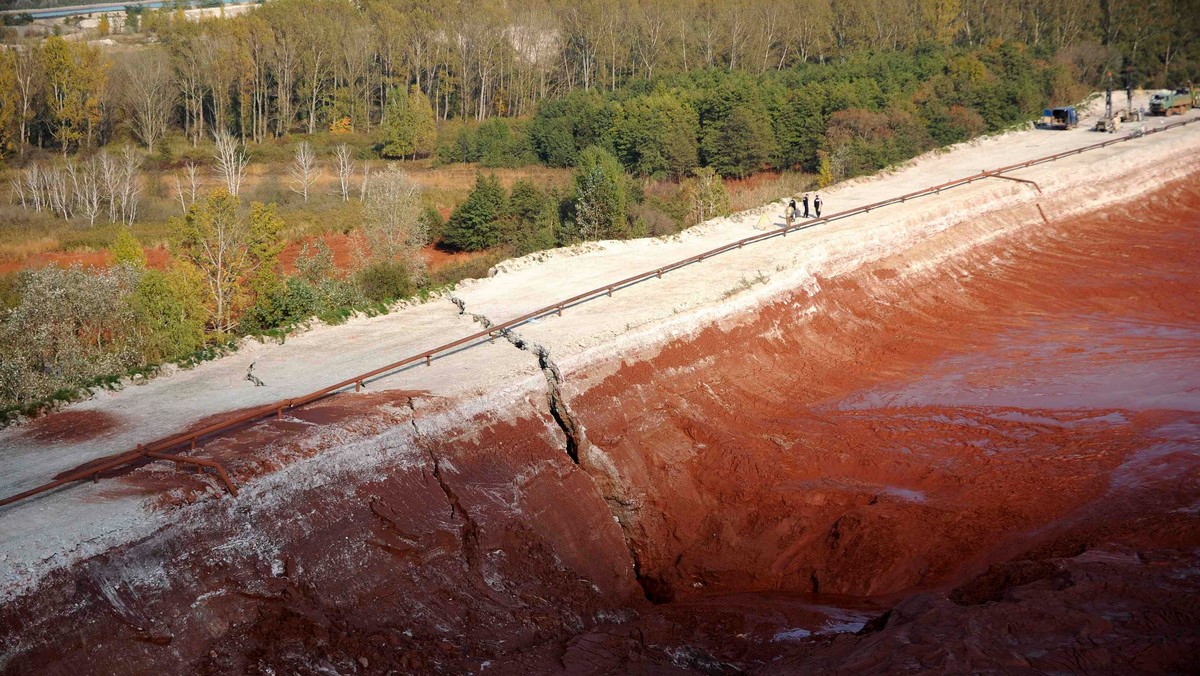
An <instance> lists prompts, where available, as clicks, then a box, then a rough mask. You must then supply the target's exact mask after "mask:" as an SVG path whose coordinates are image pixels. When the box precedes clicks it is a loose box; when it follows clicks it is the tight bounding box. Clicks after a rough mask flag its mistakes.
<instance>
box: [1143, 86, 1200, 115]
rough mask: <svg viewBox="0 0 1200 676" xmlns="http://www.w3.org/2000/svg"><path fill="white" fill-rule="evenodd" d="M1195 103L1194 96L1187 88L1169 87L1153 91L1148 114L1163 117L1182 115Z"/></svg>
mask: <svg viewBox="0 0 1200 676" xmlns="http://www.w3.org/2000/svg"><path fill="white" fill-rule="evenodd" d="M1194 104H1195V96H1194V95H1193V94H1192V92H1191V91H1190V90H1188V89H1176V90H1174V91H1171V90H1170V89H1168V90H1166V91H1161V92H1155V93H1154V95H1153V96H1151V97H1150V114H1151V115H1162V116H1164V117H1166V116H1171V115H1183V114H1184V113H1186V112H1187V110H1188V108H1191V107H1192V106H1193V105H1194Z"/></svg>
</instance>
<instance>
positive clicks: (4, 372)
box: [0, 0, 1200, 420]
mask: <svg viewBox="0 0 1200 676" xmlns="http://www.w3.org/2000/svg"><path fill="white" fill-rule="evenodd" d="M1187 4H1188V3H1186V2H1181V1H1178V0H1164V1H1163V2H1159V3H1128V4H1127V5H1124V6H1121V7H1113V6H1111V3H1103V2H1097V1H1091V0H1070V1H1069V2H1067V3H1066V4H1065V5H1059V6H1057V7H1056V9H1055V11H1054V12H1049V11H1047V10H1046V9H1045V8H1043V7H1040V6H1037V5H1036V4H1035V5H1032V6H1030V5H1021V4H1018V3H1011V2H1010V3H985V2H977V1H974V0H962V1H955V2H921V3H917V5H916V6H915V9H914V8H913V7H912V6H911V5H910V3H904V2H894V1H892V0H871V1H867V2H856V3H841V2H822V1H820V0H810V1H806V2H800V3H790V2H774V1H773V0H755V1H754V2H744V3H698V2H688V1H681V2H678V3H659V2H642V3H633V2H627V1H625V0H599V1H598V2H594V3H585V4H583V5H580V4H579V3H568V2H551V3H549V4H545V3H520V2H519V3H508V4H501V3H492V2H462V3H457V4H447V3H435V2H428V1H421V0H403V1H402V0H368V1H366V2H360V3H350V2H345V1H339V0H272V2H269V3H266V4H263V5H262V6H260V7H257V8H254V9H252V10H251V11H248V12H244V13H240V14H238V15H237V16H234V15H233V13H232V12H231V13H229V15H228V16H226V15H225V13H224V11H223V10H222V11H221V12H220V13H218V14H215V15H213V14H212V12H211V11H210V12H209V13H208V15H203V16H202V15H201V14H198V13H197V12H196V11H192V10H185V9H184V8H183V7H168V8H163V9H150V8H140V7H131V8H129V10H128V11H127V12H125V13H124V14H114V15H104V16H101V17H99V18H87V17H73V18H71V19H67V20H55V21H36V22H33V23H32V24H30V25H24V26H10V27H6V28H4V29H3V30H4V33H3V40H4V49H3V51H0V149H2V150H3V168H2V170H0V171H2V173H3V176H2V178H3V185H4V186H5V187H4V191H5V192H6V193H7V194H6V197H7V199H6V200H5V203H4V204H3V205H0V270H4V271H6V272H5V274H4V276H3V277H0V303H2V307H3V315H2V317H0V410H3V411H4V413H3V415H2V416H0V417H3V418H4V419H6V420H7V419H11V418H12V417H13V416H14V415H17V414H20V413H22V412H25V413H31V412H33V411H35V410H37V409H39V408H40V407H43V406H45V405H46V404H47V403H50V402H53V401H55V400H64V399H70V398H73V397H75V396H78V395H79V394H80V392H81V391H82V388H86V387H88V386H93V385H97V384H111V383H115V382H117V381H118V380H119V379H120V377H122V376H123V375H128V374H130V373H146V372H149V371H152V370H153V369H155V368H156V366H157V365H159V364H162V363H167V362H184V363H187V362H188V361H190V360H195V359H200V358H205V357H207V356H211V355H214V354H219V353H220V351H221V350H222V349H225V347H226V346H228V345H231V344H232V343H233V342H234V341H235V340H236V339H237V338H238V337H240V336H245V335H264V334H271V335H275V336H277V337H279V338H282V337H283V336H284V335H285V333H286V331H288V330H289V329H290V328H292V327H294V326H296V325H297V324H300V323H303V322H305V321H307V320H309V319H310V318H313V317H317V318H320V319H321V320H324V321H331V322H336V321H340V320H341V319H344V318H345V317H347V316H349V315H350V314H351V313H353V312H355V311H368V312H381V311H386V309H387V307H388V305H389V304H390V303H392V302H394V301H397V300H401V299H406V298H412V297H417V296H427V295H428V294H429V293H431V292H433V291H435V290H437V289H438V288H442V287H446V286H448V285H452V284H454V283H455V282H456V281H458V280H460V279H463V278H465V277H470V276H480V275H483V274H485V273H486V271H487V269H488V268H489V267H490V266H491V265H493V264H494V263H495V262H497V261H499V260H501V259H503V258H505V257H509V256H514V255H524V254H528V253H532V252H535V251H538V250H542V249H546V248H551V247H556V246H564V245H570V244H572V243H576V242H580V241H585V240H592V239H607V238H631V237H645V236H667V235H670V234H672V233H674V232H677V231H678V230H680V229H681V228H684V227H687V226H688V225H691V224H694V223H697V222H700V221H703V220H706V219H708V218H710V217H713V216H715V215H720V214H723V213H726V212H728V211H730V210H731V209H741V208H746V207H750V206H755V205H757V204H761V203H764V202H767V201H770V200H773V199H777V198H778V197H780V196H782V195H786V194H792V193H795V192H797V191H801V190H805V189H810V188H813V187H822V186H825V185H829V184H831V183H834V182H837V181H840V180H843V179H845V178H848V177H853V176H857V175H861V174H866V173H870V172H873V171H876V170H878V169H881V168H884V167H887V166H890V165H894V164H896V163H899V162H903V161H905V160H907V159H909V158H911V157H914V156H916V155H918V154H920V153H923V152H926V151H928V150H931V149H934V148H938V147H941V146H945V145H948V144H952V143H956V142H960V141H964V140H967V139H970V138H972V137H975V136H978V135H980V134H985V133H989V132H994V131H997V130H1000V129H1004V128H1007V127H1010V126H1013V125H1016V124H1020V123H1023V122H1025V121H1027V120H1028V119H1030V117H1031V116H1032V115H1034V114H1036V113H1037V112H1038V111H1040V110H1041V109H1042V108H1043V107H1044V106H1045V105H1046V104H1048V103H1063V102H1070V101H1075V100H1078V99H1080V98H1082V97H1083V96H1084V95H1085V93H1086V92H1088V91H1091V90H1093V89H1094V88H1096V87H1097V86H1099V85H1102V84H1104V83H1105V82H1107V81H1108V76H1107V73H1109V72H1113V73H1116V75H1115V76H1114V77H1115V78H1116V80H1117V81H1118V82H1117V83H1118V85H1119V84H1121V82H1120V81H1122V80H1124V79H1128V80H1129V81H1130V83H1131V84H1132V85H1134V86H1164V85H1166V86H1172V85H1175V84H1177V83H1180V82H1185V81H1187V80H1188V79H1189V78H1192V79H1200V78H1197V75H1200V71H1198V68H1200V58H1198V55H1197V50H1198V49H1200V47H1198V46H1197V43H1196V41H1195V40H1194V39H1188V37H1189V36H1194V35H1195V34H1196V24H1197V21H1198V18H1197V15H1196V13H1195V12H1191V11H1188V6H1187ZM1152 5H1153V6H1152ZM54 252H72V253H73V254H86V255H80V256H79V258H78V259H79V260H85V259H86V260H89V261H93V262H95V263H97V264H98V265H94V266H91V267H86V268H85V267H83V266H81V265H80V266H76V267H71V266H69V265H68V266H66V267H62V266H50V267H43V268H39V267H37V266H36V265H33V262H34V261H36V260H39V259H38V257H39V256H44V255H48V254H50V253H54ZM64 259H65V260H68V261H69V260H71V257H70V256H65V257H64Z"/></svg>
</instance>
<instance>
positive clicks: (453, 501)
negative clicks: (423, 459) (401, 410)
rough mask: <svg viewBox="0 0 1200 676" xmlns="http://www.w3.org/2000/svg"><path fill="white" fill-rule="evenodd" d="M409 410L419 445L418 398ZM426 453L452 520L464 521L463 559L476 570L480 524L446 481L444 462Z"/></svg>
mask: <svg viewBox="0 0 1200 676" xmlns="http://www.w3.org/2000/svg"><path fill="white" fill-rule="evenodd" d="M408 410H409V411H410V412H411V413H412V415H410V416H409V423H410V424H411V425H412V429H413V443H414V444H419V442H420V438H421V430H420V429H419V428H418V427H417V407H416V398H415V397H409V398H408ZM425 453H426V454H428V455H429V462H430V463H432V464H433V478H434V479H435V480H436V481H437V482H438V486H439V487H440V488H441V489H442V493H443V494H444V495H445V496H446V502H448V503H450V519H451V520H452V521H453V520H460V521H462V526H461V527H460V528H459V535H460V536H461V537H462V546H463V558H465V559H466V561H467V566H468V567H469V568H471V569H472V570H474V569H475V568H476V567H477V566H478V563H479V524H478V523H476V522H475V519H474V518H473V517H472V516H471V513H470V512H468V511H467V509H466V508H465V507H463V504H462V500H460V499H459V497H458V493H456V492H455V491H454V489H453V488H451V487H450V484H449V483H448V482H447V481H446V477H445V476H443V474H442V461H441V460H439V459H438V457H437V454H436V453H434V452H433V448H432V447H429V446H425Z"/></svg>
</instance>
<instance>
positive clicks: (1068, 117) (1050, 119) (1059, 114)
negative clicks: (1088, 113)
mask: <svg viewBox="0 0 1200 676" xmlns="http://www.w3.org/2000/svg"><path fill="white" fill-rule="evenodd" d="M1038 126H1040V127H1042V128H1043V129H1074V128H1075V127H1078V126H1079V114H1078V113H1076V112H1075V106H1066V107H1064V108H1047V109H1045V110H1043V111H1042V121H1041V124H1039V125H1038Z"/></svg>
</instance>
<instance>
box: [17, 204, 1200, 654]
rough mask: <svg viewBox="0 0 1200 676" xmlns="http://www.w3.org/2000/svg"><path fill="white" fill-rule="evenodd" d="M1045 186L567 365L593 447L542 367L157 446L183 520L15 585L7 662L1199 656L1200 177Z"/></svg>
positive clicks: (149, 484)
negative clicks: (552, 396)
mask: <svg viewBox="0 0 1200 676" xmlns="http://www.w3.org/2000/svg"><path fill="white" fill-rule="evenodd" d="M1050 211H1051V220H1052V222H1051V225H1049V226H1046V227H1038V228H1026V229H1024V230H1021V231H1018V232H1017V233H1016V234H1015V235H1012V236H1009V237H1007V238H1004V239H1000V240H995V241H992V242H991V243H989V244H987V245H986V246H982V247H978V248H976V249H974V250H971V251H969V252H968V253H965V254H962V255H959V256H957V257H955V258H953V259H952V260H950V261H947V262H945V263H944V264H941V265H939V266H937V267H936V268H935V269H930V270H925V269H923V268H922V267H921V263H922V260H923V257H924V256H926V255H927V254H928V253H929V252H936V251H939V250H949V249H951V248H953V244H954V242H953V238H954V237H955V236H956V233H955V232H954V230H953V229H951V230H948V231H946V232H945V233H943V234H942V235H939V236H938V237H937V238H934V239H932V240H930V241H928V242H926V243H924V244H922V245H921V246H920V247H918V248H917V250H913V251H908V252H903V253H899V254H897V255H896V256H895V257H894V258H893V259H891V260H886V261H882V262H880V263H878V264H875V265H873V266H871V267H869V268H864V269H860V270H857V271H855V272H854V273H851V274H848V275H845V276H842V277H839V278H836V279H824V280H820V286H821V289H820V290H819V291H817V292H815V293H813V294H806V293H798V294H797V295H796V296H795V297H791V298H784V299H780V300H778V301H777V302H775V303H774V304H772V305H770V306H768V307H764V308H762V309H761V310H760V311H759V312H757V313H756V314H755V315H754V316H753V317H748V318H745V320H744V321H742V322H740V323H738V322H731V323H729V324H727V325H721V326H713V327H709V328H707V329H706V330H704V331H703V332H701V333H700V334H698V335H696V336H694V337H693V338H691V339H688V340H683V341H677V342H674V343H672V344H669V345H667V346H665V347H664V348H662V349H661V350H658V351H656V352H655V353H654V354H651V355H641V356H638V357H636V358H633V357H631V358H630V359H629V360H628V362H627V363H624V364H619V365H615V364H607V365H595V366H594V367H589V369H588V371H587V372H577V373H570V372H568V373H565V374H563V375H564V376H565V382H564V385H563V393H564V395H565V396H566V398H567V400H569V402H570V409H571V414H572V415H573V418H574V420H575V421H576V422H577V423H578V425H579V426H580V427H581V428H582V429H583V431H584V435H585V436H586V441H583V442H582V445H581V457H582V460H583V462H582V465H581V466H576V465H574V464H573V463H572V462H571V461H570V459H568V457H567V455H566V453H565V452H564V447H565V442H564V439H563V436H562V433H561V432H560V431H559V425H557V424H556V423H555V421H553V420H552V419H551V417H550V416H549V415H548V413H547V412H546V403H545V395H544V393H537V392H535V393H532V394H530V395H529V396H528V398H527V399H525V400H523V401H521V402H519V403H518V404H517V405H516V406H515V407H514V408H513V409H512V410H508V411H504V412H502V413H500V414H496V415H478V416H476V417H473V418H466V417H459V418H455V417H453V412H454V409H453V407H450V408H447V407H446V406H444V405H443V402H438V401H435V400H430V399H429V398H428V397H426V396H425V395H423V394H421V393H383V394H373V395H366V396H361V397H358V398H351V397H348V396H347V397H334V398H332V399H330V400H328V401H326V402H323V403H320V404H317V405H316V406H314V407H312V408H310V409H306V410H304V411H301V412H297V413H296V414H294V415H292V416H290V417H285V418H284V419H283V420H279V421H270V422H267V423H264V424H263V425H260V426H255V427H253V428H250V429H246V430H242V431H239V432H237V433H236V434H234V435H232V436H229V437H227V438H222V439H218V440H216V441H214V442H210V443H209V444H208V445H206V448H205V454H206V456H207V457H213V458H217V459H219V460H221V461H222V462H223V463H224V464H225V465H226V467H228V468H229V469H230V470H231V471H232V473H233V474H234V477H235V480H237V481H239V483H243V484H244V485H245V490H244V491H243V495H242V496H241V497H239V498H238V499H237V500H236V501H233V500H211V499H201V498H203V497H204V496H205V494H206V492H211V493H216V489H215V487H213V485H212V483H211V482H210V481H205V480H201V479H198V478H194V479H190V480H183V481H180V479H179V478H178V476H177V475H173V474H170V471H169V470H170V468H169V466H164V465H166V464H165V463H155V464H152V465H148V466H146V467H145V468H141V469H139V470H137V471H135V472H132V473H130V474H129V475H128V476H126V477H123V478H122V479H121V480H120V481H121V482H122V487H121V488H120V489H119V490H121V491H148V493H147V494H157V492H158V491H161V490H162V489H163V487H164V486H166V485H168V484H169V483H174V484H175V485H178V486H181V487H180V488H176V489H174V490H172V491H168V492H167V493H165V494H162V497H161V501H160V502H161V508H162V509H173V510H179V514H180V517H181V518H180V519H179V523H178V524H177V525H173V526H171V527H168V528H164V529H163V530H162V531H160V532H158V533H156V534H154V535H153V536H151V537H149V538H147V539H146V540H144V541H142V542H138V543H134V544H131V545H128V546H126V547H122V548H118V549H115V550H113V551H112V552H110V553H108V554H106V555H104V556H100V557H96V558H94V559H92V560H89V561H87V562H85V563H84V564H82V565H79V566H76V567H75V568H73V569H71V570H64V571H59V572H57V573H54V574H53V575H52V576H50V577H49V578H47V579H46V580H45V581H43V583H42V585H41V587H40V588H39V589H38V590H37V591H36V592H35V593H33V594H29V595H26V596H24V597H22V598H20V599H17V600H16V601H14V602H13V603H10V604H8V605H6V606H5V607H4V608H3V609H0V640H2V641H3V642H2V643H0V646H3V649H4V652H5V654H6V655H7V657H8V661H7V662H0V669H4V670H7V671H11V672H14V673H73V672H74V671H75V670H77V668H78V665H79V664H88V665H90V667H91V670H93V671H98V672H120V671H152V670H163V669H166V670H173V671H196V672H201V673H241V672H245V671H253V670H260V671H261V670H268V669H269V670H273V671H275V672H298V673H316V672H319V671H326V672H328V671H336V672H338V673H353V672H359V673H383V672H387V671H388V670H389V669H391V670H397V671H402V672H442V673H463V672H467V671H472V672H476V673H477V672H479V671H480V670H482V669H484V668H485V667H486V668H487V670H488V673H541V672H549V671H561V670H566V671H568V672H572V673H626V672H630V671H651V672H655V673H672V672H675V671H680V670H686V671H699V672H705V673H736V672H739V671H740V672H761V673H788V672H791V673H814V672H824V671H832V670H837V669H841V670H845V671H847V672H861V671H865V670H875V671H889V670H924V671H941V672H962V671H973V670H975V671H978V670H985V671H986V670H1017V671H1022V670H1040V671H1088V670H1092V671H1104V672H1110V673H1128V672H1131V671H1171V670H1175V671H1186V670H1187V669H1189V668H1192V666H1193V665H1192V662H1191V661H1190V660H1191V659H1192V658H1193V657H1194V655H1195V654H1197V651H1198V650H1200V630H1198V629H1197V627H1200V602H1197V601H1196V600H1195V599H1197V598H1200V575H1198V574H1197V572H1196V571H1197V570H1198V569H1200V566H1198V565H1197V564H1198V563H1200V554H1198V551H1200V503H1197V500H1198V496H1200V398H1198V397H1197V392H1198V391H1200V376H1197V374H1198V373H1200V316H1198V312H1200V269H1198V268H1197V265H1196V263H1195V262H1196V261H1197V260H1200V235H1198V230H1200V188H1197V187H1196V185H1195V183H1194V181H1193V182H1191V183H1187V182H1180V183H1175V184H1172V185H1170V186H1168V187H1166V188H1163V189H1161V190H1159V191H1157V192H1155V193H1153V194H1151V195H1148V196H1147V197H1146V199H1145V200H1144V201H1143V202H1142V203H1141V204H1139V205H1131V206H1130V207H1128V208H1120V209H1117V210H1114V211H1112V212H1109V213H1101V214H1092V215H1088V216H1085V217H1080V218H1073V219H1067V220H1058V219H1055V218H1054V215H1053V210H1050ZM1001 216H1002V215H1001ZM984 225H986V224H984ZM514 349H515V348H514ZM532 358H533V357H532V355H531V359H532ZM351 403H353V404H354V405H353V406H351V405H350V404H351ZM318 421H319V422H326V423H327V422H330V421H340V423H339V425H338V426H337V427H335V428H329V427H321V428H316V427H313V426H312V423H313V422H318ZM307 463H320V466H321V471H320V472H308V471H304V470H305V468H306V467H307V466H308V465H307ZM168 478H169V480H170V481H169V482H168V481H167V479H168ZM247 482H248V483H247ZM614 516H615V517H617V521H614V518H613V517H614ZM639 582H640V585H641V586H640V588H639V586H638V583H639ZM643 595H644V596H648V597H649V598H651V599H652V600H654V601H659V602H666V603H660V604H658V605H651V604H649V603H647V602H646V601H645V600H643V599H642V596H643Z"/></svg>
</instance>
